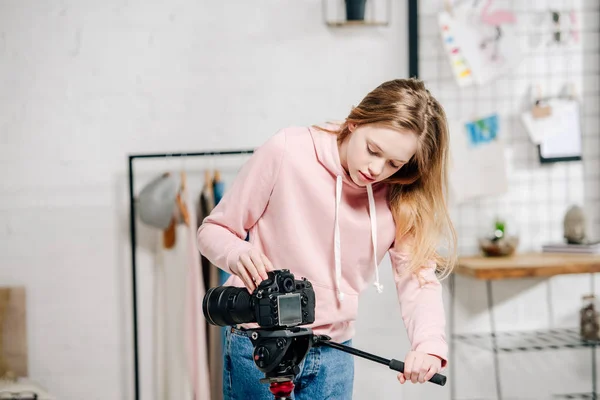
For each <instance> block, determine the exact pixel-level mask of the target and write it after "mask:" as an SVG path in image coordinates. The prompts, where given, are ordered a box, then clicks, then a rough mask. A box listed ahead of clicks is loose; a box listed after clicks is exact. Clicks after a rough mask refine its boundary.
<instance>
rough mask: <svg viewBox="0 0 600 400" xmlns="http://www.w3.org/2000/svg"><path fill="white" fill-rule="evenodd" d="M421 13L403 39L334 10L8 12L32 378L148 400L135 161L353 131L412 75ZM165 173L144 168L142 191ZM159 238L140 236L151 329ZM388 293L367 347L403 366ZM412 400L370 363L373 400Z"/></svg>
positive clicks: (6, 113)
mask: <svg viewBox="0 0 600 400" xmlns="http://www.w3.org/2000/svg"><path fill="white" fill-rule="evenodd" d="M405 15H406V10H405V7H404V5H402V6H401V5H400V4H399V3H395V4H394V8H393V15H392V24H391V26H389V27H387V28H366V29H360V28H352V29H329V28H327V27H326V26H325V24H324V23H323V17H322V15H321V1H320V0H310V1H303V2H297V1H290V0H287V1H283V2H282V1H273V0H270V1H269V0H261V1H258V2H247V1H243V0H237V1H228V2H193V1H177V2H153V3H148V2H139V1H126V0H109V1H105V2H92V1H87V0H79V1H69V0H64V1H46V2H38V1H32V0H18V1H17V0H12V1H11V0H8V1H2V2H0V164H1V167H2V168H1V169H0V170H1V172H0V174H1V177H2V188H1V189H0V238H1V239H0V254H2V262H1V264H0V265H1V269H0V283H1V284H24V285H25V286H26V287H27V294H28V303H27V306H28V309H27V311H28V314H27V315H28V316H27V324H28V343H29V365H30V373H31V377H32V378H33V379H36V380H38V381H39V382H41V383H42V384H43V385H44V386H47V387H48V389H49V390H50V391H51V392H52V393H54V394H55V395H56V396H58V398H60V399H61V400H80V399H103V400H104V399H131V398H132V371H133V370H132V361H131V356H132V348H131V346H132V333H131V325H130V321H131V304H130V297H131V292H130V263H129V260H130V259H129V250H128V245H129V242H128V240H129V236H128V235H129V230H128V229H129V228H128V204H127V176H126V168H127V158H126V157H127V154H128V153H132V152H135V153H141V152H169V151H197V150H203V149H212V148H225V147H236V148H238V147H240V148H245V147H252V146H256V145H259V144H261V143H262V142H263V141H265V139H266V138H267V137H269V136H270V135H272V134H273V133H274V132H275V131H276V130H277V129H279V128H281V127H283V126H286V125H291V124H310V123H314V122H319V121H324V120H327V119H332V118H342V117H343V116H344V115H345V114H346V113H347V112H348V111H349V110H350V107H351V106H352V105H354V104H357V103H358V101H360V99H361V97H362V96H363V95H364V94H366V92H367V91H368V90H370V89H372V88H373V87H375V86H376V85H377V84H379V83H380V82H382V81H384V80H387V79H391V78H396V77H403V76H406V75H407V69H408V61H407V54H408V48H407V46H406V43H407V33H406V25H405V24H404V23H403V19H404V16H405ZM365 60H367V61H368V62H367V63H365ZM171 161H172V162H171V164H170V167H175V168H179V165H180V164H178V163H177V161H173V160H171ZM188 166H189V167H190V169H192V170H193V169H194V168H196V171H197V172H200V171H201V170H202V168H203V165H202V164H194V161H190V163H189V164H188ZM204 166H206V164H204ZM165 168H167V167H166V164H155V163H148V164H146V163H144V164H140V167H139V170H138V171H137V172H138V175H137V176H136V179H137V182H138V187H137V189H139V185H142V184H143V183H144V181H147V180H148V179H150V178H151V177H152V176H154V174H156V173H158V172H159V171H161V172H162V171H163V170H164V169H165ZM232 168H233V167H232ZM192 172H193V171H192ZM198 176H199V177H200V176H201V174H200V173H199V174H198ZM194 184H196V185H198V184H199V181H196V183H194V182H192V185H194ZM151 234H152V232H150V231H148V230H144V229H142V230H141V232H140V236H141V237H140V249H139V253H138V254H139V273H140V303H141V304H140V313H141V318H142V321H141V324H142V326H141V328H142V329H144V328H146V327H147V326H148V325H144V324H147V323H148V322H149V321H148V319H147V318H148V316H149V309H148V307H150V298H149V297H148V291H147V288H148V284H149V282H150V279H151V275H150V274H149V272H150V271H151V265H152V264H151V255H152V253H151V250H150V249H151V247H152V245H153V237H152V235H151ZM390 278H391V277H390V276H388V279H390ZM388 287H389V285H388ZM369 296H371V294H369V295H367V299H369ZM387 296H390V297H389V298H386V302H385V303H384V302H383V299H380V298H377V299H376V300H373V302H372V303H370V304H364V305H363V307H366V309H368V311H369V314H367V315H364V316H363V318H364V319H363V320H362V322H361V324H360V326H359V336H358V337H357V340H356V344H357V346H361V348H363V349H364V350H367V351H374V350H376V349H378V350H380V353H379V354H380V355H382V356H389V357H396V358H399V357H403V355H404V354H405V353H406V351H407V342H406V341H405V339H404V333H403V327H402V325H401V323H400V322H399V315H398V318H397V319H396V320H395V323H394V326H395V327H397V328H398V329H399V331H398V332H397V333H396V332H388V333H386V334H388V335H390V337H392V338H393V340H388V341H387V342H385V341H381V336H378V337H377V340H376V343H374V342H371V341H370V339H371V337H369V336H368V335H367V331H368V329H369V326H370V321H372V320H375V321H378V322H379V323H380V324H383V323H384V322H385V323H387V321H388V319H389V314H388V311H387V309H388V308H389V307H397V306H396V305H395V298H394V297H393V291H391V290H390V291H388V292H387ZM367 301H369V300H367ZM373 304H375V305H376V306H377V307H379V310H381V311H380V312H373ZM147 340H148V337H146V336H144V337H142V345H143V346H145V347H143V348H142V351H143V354H142V366H143V367H145V368H146V369H145V370H144V371H143V372H144V376H143V377H142V378H143V382H142V389H143V390H144V393H145V394H146V395H149V394H151V386H152V377H151V375H149V371H150V369H149V367H150V364H149V362H150V358H149V355H150V348H149V347H148V341H147ZM383 343H387V346H386V347H379V348H378V347H376V346H380V345H381V344H383ZM367 385H374V386H373V391H370V390H367ZM401 392H402V387H401V386H400V385H399V384H398V383H397V381H396V377H395V373H393V372H392V371H389V370H387V369H386V368H385V367H383V366H380V365H378V364H374V363H371V362H368V361H364V362H363V361H360V360H358V361H357V398H359V399H360V398H369V397H370V396H372V395H379V397H380V398H384V397H385V396H390V395H391V393H401ZM394 396H396V395H395V394H394ZM143 399H144V400H146V399H151V396H147V397H143Z"/></svg>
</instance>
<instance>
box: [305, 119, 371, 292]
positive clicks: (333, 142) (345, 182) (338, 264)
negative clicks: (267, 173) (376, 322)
mask: <svg viewBox="0 0 600 400" xmlns="http://www.w3.org/2000/svg"><path fill="white" fill-rule="evenodd" d="M338 127H339V126H338V125H333V124H327V125H326V126H325V128H326V129H330V130H334V129H337V128H338ZM309 129H310V133H311V136H312V139H313V143H314V146H315V152H316V155H317V159H318V161H319V162H320V163H321V165H323V167H325V169H327V170H328V171H329V172H330V173H331V174H332V175H334V176H335V179H336V185H335V221H334V225H335V230H334V249H333V251H334V260H335V284H336V291H337V298H338V300H339V301H340V302H342V301H343V300H344V293H343V292H342V291H341V289H340V287H341V285H340V280H341V277H342V254H341V248H342V243H341V241H340V227H339V217H340V215H339V212H340V202H341V200H342V192H343V189H344V186H347V187H348V188H351V190H353V191H364V190H366V191H367V196H368V202H369V204H368V206H369V219H370V221H371V240H372V243H373V265H374V268H375V282H374V283H373V285H374V286H375V288H376V289H377V292H378V293H381V292H383V286H382V285H381V283H380V282H379V266H378V263H377V214H376V211H375V198H374V196H373V187H372V186H371V185H370V184H369V185H367V186H366V188H363V187H362V186H359V185H357V184H356V183H354V181H352V179H351V178H350V177H349V176H348V174H347V173H346V171H345V170H344V168H343V167H342V163H341V158H340V153H339V148H338V144H337V136H336V135H334V134H331V133H329V132H324V131H321V130H319V129H317V128H314V127H311V128H309Z"/></svg>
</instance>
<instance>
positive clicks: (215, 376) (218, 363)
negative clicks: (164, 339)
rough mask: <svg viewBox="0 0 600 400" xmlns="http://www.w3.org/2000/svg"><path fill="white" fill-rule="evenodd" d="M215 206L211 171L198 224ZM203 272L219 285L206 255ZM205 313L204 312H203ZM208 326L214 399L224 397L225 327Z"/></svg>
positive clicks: (208, 284)
mask: <svg viewBox="0 0 600 400" xmlns="http://www.w3.org/2000/svg"><path fill="white" fill-rule="evenodd" d="M214 206H215V198H214V191H213V180H212V177H211V175H210V173H209V172H207V173H206V174H205V181H204V187H203V188H202V192H200V201H199V210H198V219H197V221H198V225H200V224H201V223H202V220H203V219H204V218H205V217H206V216H208V215H209V214H210V212H211V211H212V210H213V208H214ZM201 260H202V273H203V277H204V285H205V287H206V288H207V289H208V288H211V287H215V286H219V285H220V282H219V271H220V270H219V268H217V267H216V266H215V265H213V264H211V263H210V261H208V259H206V257H201ZM202 315H204V314H202ZM206 326H207V336H208V338H207V345H208V352H209V355H208V369H209V372H210V389H211V394H212V397H211V399H212V400H222V399H223V389H222V387H223V383H222V382H223V340H222V334H223V328H221V327H219V326H215V325H210V324H208V323H206Z"/></svg>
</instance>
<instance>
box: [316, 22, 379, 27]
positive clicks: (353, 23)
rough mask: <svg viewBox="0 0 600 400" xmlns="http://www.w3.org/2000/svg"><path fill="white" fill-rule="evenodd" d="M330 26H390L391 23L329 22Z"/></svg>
mask: <svg viewBox="0 0 600 400" xmlns="http://www.w3.org/2000/svg"><path fill="white" fill-rule="evenodd" d="M327 25H328V26H334V27H344V26H347V27H349V26H388V25H389V22H384V21H337V22H336V21H329V22H327Z"/></svg>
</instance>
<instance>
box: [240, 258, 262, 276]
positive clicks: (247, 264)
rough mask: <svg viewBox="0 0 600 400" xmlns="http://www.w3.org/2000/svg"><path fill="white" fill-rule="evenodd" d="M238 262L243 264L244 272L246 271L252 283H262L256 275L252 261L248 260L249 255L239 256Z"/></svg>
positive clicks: (256, 270) (256, 271)
mask: <svg viewBox="0 0 600 400" xmlns="http://www.w3.org/2000/svg"><path fill="white" fill-rule="evenodd" d="M240 261H241V262H242V264H244V267H245V268H246V271H248V275H250V278H252V280H253V281H254V282H256V283H259V282H261V281H262V279H261V278H260V275H259V273H258V269H257V268H256V266H255V265H254V261H252V258H250V254H242V255H241V256H240Z"/></svg>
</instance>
